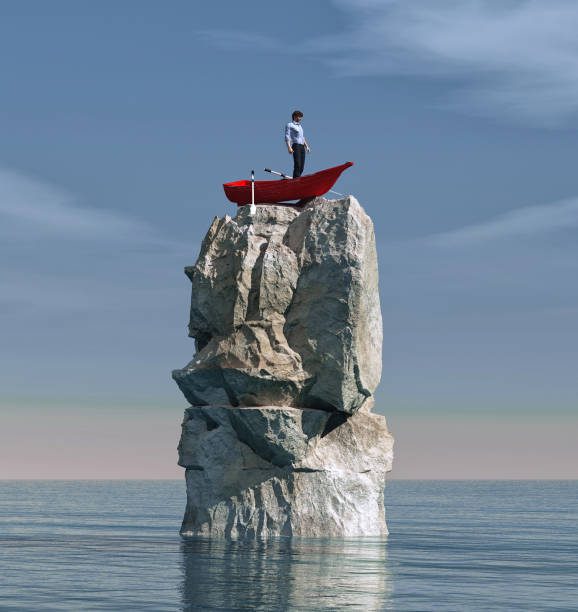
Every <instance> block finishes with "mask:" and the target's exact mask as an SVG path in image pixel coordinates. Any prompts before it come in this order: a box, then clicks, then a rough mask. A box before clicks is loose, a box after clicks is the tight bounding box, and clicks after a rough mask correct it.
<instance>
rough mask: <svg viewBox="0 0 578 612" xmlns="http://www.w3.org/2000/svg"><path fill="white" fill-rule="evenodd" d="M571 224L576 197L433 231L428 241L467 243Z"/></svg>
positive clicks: (577, 213)
mask: <svg viewBox="0 0 578 612" xmlns="http://www.w3.org/2000/svg"><path fill="white" fill-rule="evenodd" d="M571 228H578V198H573V199H570V200H562V201H560V202H554V203H552V204H542V205H540V206H528V207H525V208H519V209H516V210H513V211H510V212H507V213H504V214H502V215H499V216H497V217H495V218H493V219H490V220H489V221H486V222H484V223H479V224H475V225H468V226H466V227H462V228H460V229H458V230H455V231H451V232H444V233H441V234H436V235H435V236H432V237H430V238H428V239H427V242H428V243H429V244H432V245H435V246H442V247H453V246H469V245H474V244H481V243H486V242H490V241H496V240H500V239H504V238H513V237H526V236H533V235H536V234H545V233H549V232H553V231H556V230H565V229H571Z"/></svg>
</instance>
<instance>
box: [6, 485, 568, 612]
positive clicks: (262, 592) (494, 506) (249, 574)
mask: <svg viewBox="0 0 578 612" xmlns="http://www.w3.org/2000/svg"><path fill="white" fill-rule="evenodd" d="M184 489H185V485H184V482H180V481H179V482H176V481H144V482H142V481H140V482H139V481H127V482H118V481H101V482H94V481H92V482H70V481H68V482H67V481H64V482H63V481H54V482H14V481H13V482H0V610H73V611H75V612H77V611H80V610H115V611H120V610H143V611H144V610H303V611H309V610H364V611H371V610H423V611H426V610H432V611H434V610H435V611H436V612H437V611H440V610H456V611H465V610H491V611H496V610H516V611H534V610H560V611H562V610H564V611H566V610H578V587H577V581H578V535H577V534H578V529H577V522H576V520H577V518H578V509H577V499H578V481H571V482H568V481H565V482H551V481H550V482H538V481H534V482H479V481H478V482H452V481H445V482H444V481H439V482H431V481H430V482H408V481H406V482H404V481H392V482H390V483H388V487H387V491H386V499H387V508H388V524H389V528H390V531H391V535H390V536H389V537H388V538H373V539H349V540H337V539H331V540H293V541H288V540H282V539H277V540H274V541H267V542H256V543H255V542H253V543H242V542H238V543H236V542H221V541H207V540H196V539H195V540H186V541H185V540H182V539H181V538H180V537H179V536H178V529H179V526H180V520H181V518H182V513H183V510H184V504H185V499H184Z"/></svg>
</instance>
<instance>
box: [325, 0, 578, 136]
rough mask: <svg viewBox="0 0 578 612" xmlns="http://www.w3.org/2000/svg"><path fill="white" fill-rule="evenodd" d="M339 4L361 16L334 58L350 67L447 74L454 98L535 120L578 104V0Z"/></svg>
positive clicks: (342, 0)
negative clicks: (576, 0)
mask: <svg viewBox="0 0 578 612" xmlns="http://www.w3.org/2000/svg"><path fill="white" fill-rule="evenodd" d="M337 4H338V6H340V7H341V8H342V9H343V10H345V11H347V12H348V14H349V15H350V18H351V24H352V26H351V30H350V32H349V33H348V36H347V38H346V40H345V41H344V47H343V48H342V49H340V48H339V42H338V41H337V40H335V39H334V43H335V44H334V46H333V52H334V53H335V56H334V57H332V58H329V61H330V63H331V64H332V65H333V67H334V68H335V70H337V71H338V72H339V73H340V74H344V75H363V74H393V75H417V76H422V77H428V78H434V79H440V78H447V79H448V84H449V83H451V84H452V85H451V86H452V87H453V89H452V91H451V92H449V93H450V95H451V99H450V100H449V102H448V103H449V104H450V105H453V106H461V107H467V108H468V109H471V110H476V111H479V112H484V113H498V114H505V115H508V116H510V117H512V118H515V119H523V120H527V121H532V122H540V123H550V124H553V123H556V122H559V121H560V120H562V119H564V118H566V117H568V116H570V115H573V114H575V113H576V111H577V110H578V37H576V32H577V31H578V3H576V2H575V1H574V0H548V2H544V1H543V0H504V1H496V0H411V2H408V1H407V0H362V1H359V0H339V1H338V2H337ZM321 45H322V47H325V48H329V49H331V45H329V46H328V44H327V41H321ZM450 79H451V80H450ZM456 82H457V83H458V84H457V86H456V85H455V83H456Z"/></svg>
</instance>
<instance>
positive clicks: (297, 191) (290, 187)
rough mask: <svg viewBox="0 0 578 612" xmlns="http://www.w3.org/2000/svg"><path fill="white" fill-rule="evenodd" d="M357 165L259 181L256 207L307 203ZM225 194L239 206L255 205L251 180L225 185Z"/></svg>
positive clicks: (257, 183) (257, 182) (256, 191)
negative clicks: (293, 202)
mask: <svg viewBox="0 0 578 612" xmlns="http://www.w3.org/2000/svg"><path fill="white" fill-rule="evenodd" d="M351 166H353V162H347V163H345V164H342V165H341V166H335V167H333V168H328V169H327V170H321V171H320V172H315V173H314V174H306V175H304V176H300V177H298V178H294V179H281V180H277V181H255V204H281V203H284V202H285V200H305V199H308V198H315V197H317V196H322V195H323V194H324V193H327V192H328V191H329V190H330V189H331V188H332V187H333V185H335V182H336V181H337V179H338V178H339V176H340V175H341V173H342V172H343V171H344V170H347V168H350V167H351ZM223 189H224V190H225V195H226V196H227V198H228V199H229V200H230V201H231V202H234V203H235V204H237V205H238V206H244V205H245V204H250V203H251V181H248V180H245V181H235V182H232V183H224V185H223Z"/></svg>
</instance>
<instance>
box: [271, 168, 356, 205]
mask: <svg viewBox="0 0 578 612" xmlns="http://www.w3.org/2000/svg"><path fill="white" fill-rule="evenodd" d="M263 170H265V172H270V173H271V174H276V175H277V176H280V177H281V178H284V179H291V177H290V176H287V175H286V174H283V173H282V172H276V171H275V170H270V169H269V168H263ZM329 193H334V194H336V195H338V196H341V197H342V198H344V197H345V196H344V195H343V194H342V193H339V191H333V189H330V190H329Z"/></svg>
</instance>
